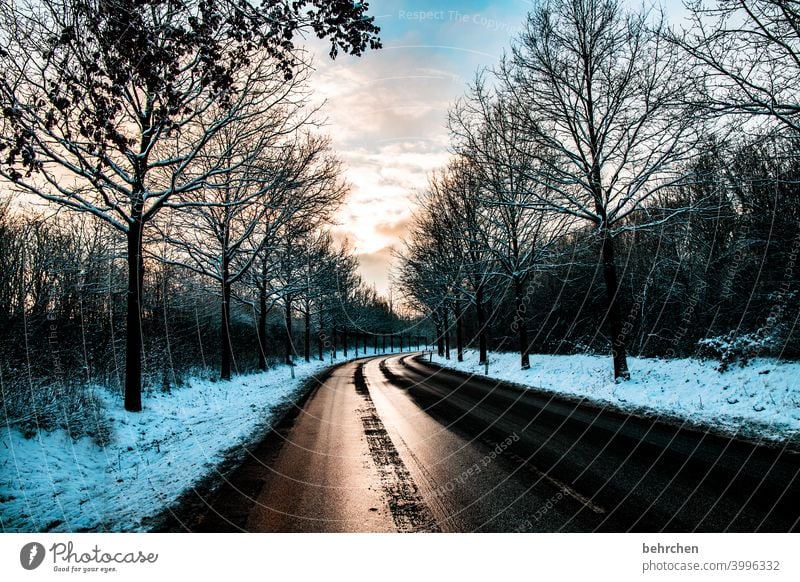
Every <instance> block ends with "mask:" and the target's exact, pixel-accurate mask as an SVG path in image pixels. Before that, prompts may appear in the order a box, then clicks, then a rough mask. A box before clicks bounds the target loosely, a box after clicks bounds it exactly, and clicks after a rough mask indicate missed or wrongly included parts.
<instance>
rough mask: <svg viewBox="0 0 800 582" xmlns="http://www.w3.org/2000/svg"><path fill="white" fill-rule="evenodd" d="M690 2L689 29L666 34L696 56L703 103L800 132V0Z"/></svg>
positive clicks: (721, 112) (718, 111) (722, 112)
mask: <svg viewBox="0 0 800 582" xmlns="http://www.w3.org/2000/svg"><path fill="white" fill-rule="evenodd" d="M687 7H688V9H689V18H690V23H691V24H690V27H689V29H688V30H683V31H680V32H676V31H672V30H671V31H665V33H666V38H667V39H668V40H669V41H671V42H673V43H674V44H675V45H676V46H678V47H680V48H681V49H682V50H683V51H685V53H686V54H688V55H689V56H690V57H691V58H692V59H693V61H694V64H695V69H694V71H693V77H694V79H695V80H696V82H697V84H698V86H699V89H700V104H701V105H702V107H703V108H704V109H706V110H708V111H710V112H712V113H714V114H717V115H729V114H737V115H739V116H741V115H744V116H746V117H753V116H755V117H760V118H766V119H768V120H773V121H777V122H779V123H780V124H781V125H782V126H783V127H786V128H789V129H790V130H794V131H800V85H798V78H800V4H798V3H797V2H796V1H795V0H714V1H712V2H702V1H694V2H690V3H688V4H687Z"/></svg>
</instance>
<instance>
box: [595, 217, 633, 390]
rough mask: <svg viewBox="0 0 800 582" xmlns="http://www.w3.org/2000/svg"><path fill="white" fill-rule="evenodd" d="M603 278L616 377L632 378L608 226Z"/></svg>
mask: <svg viewBox="0 0 800 582" xmlns="http://www.w3.org/2000/svg"><path fill="white" fill-rule="evenodd" d="M602 241H603V242H602V244H603V249H602V253H603V278H604V279H605V283H606V294H607V296H608V324H609V328H610V330H611V354H612V357H613V358H614V379H615V380H630V378H631V374H630V372H629V371H628V359H627V356H626V353H625V336H624V334H623V333H622V313H621V311H620V308H619V298H618V295H619V284H618V282H617V262H616V257H615V256H614V239H613V238H612V236H611V234H610V233H609V232H608V229H607V228H604V229H603V232H602Z"/></svg>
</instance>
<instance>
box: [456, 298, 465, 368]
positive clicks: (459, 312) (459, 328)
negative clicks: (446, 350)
mask: <svg viewBox="0 0 800 582" xmlns="http://www.w3.org/2000/svg"><path fill="white" fill-rule="evenodd" d="M463 315H464V306H463V305H460V304H457V305H456V351H457V352H458V355H457V357H458V361H459V362H463V361H464V322H463V320H462V317H463Z"/></svg>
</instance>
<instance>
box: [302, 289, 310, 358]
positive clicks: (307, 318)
mask: <svg viewBox="0 0 800 582" xmlns="http://www.w3.org/2000/svg"><path fill="white" fill-rule="evenodd" d="M303 316H304V318H305V324H306V329H305V332H306V335H305V337H304V338H303V356H305V359H306V362H310V361H311V306H310V305H309V304H308V303H307V302H306V310H305V313H304V314H303Z"/></svg>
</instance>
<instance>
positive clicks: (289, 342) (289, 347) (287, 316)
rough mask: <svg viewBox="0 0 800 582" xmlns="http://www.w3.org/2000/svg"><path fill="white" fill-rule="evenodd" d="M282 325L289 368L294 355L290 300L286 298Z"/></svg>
mask: <svg viewBox="0 0 800 582" xmlns="http://www.w3.org/2000/svg"><path fill="white" fill-rule="evenodd" d="M284 323H285V324H286V364H287V365H289V366H291V365H292V355H293V354H294V336H293V335H292V300H291V299H289V298H288V297H287V298H286V300H285V306H284Z"/></svg>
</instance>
